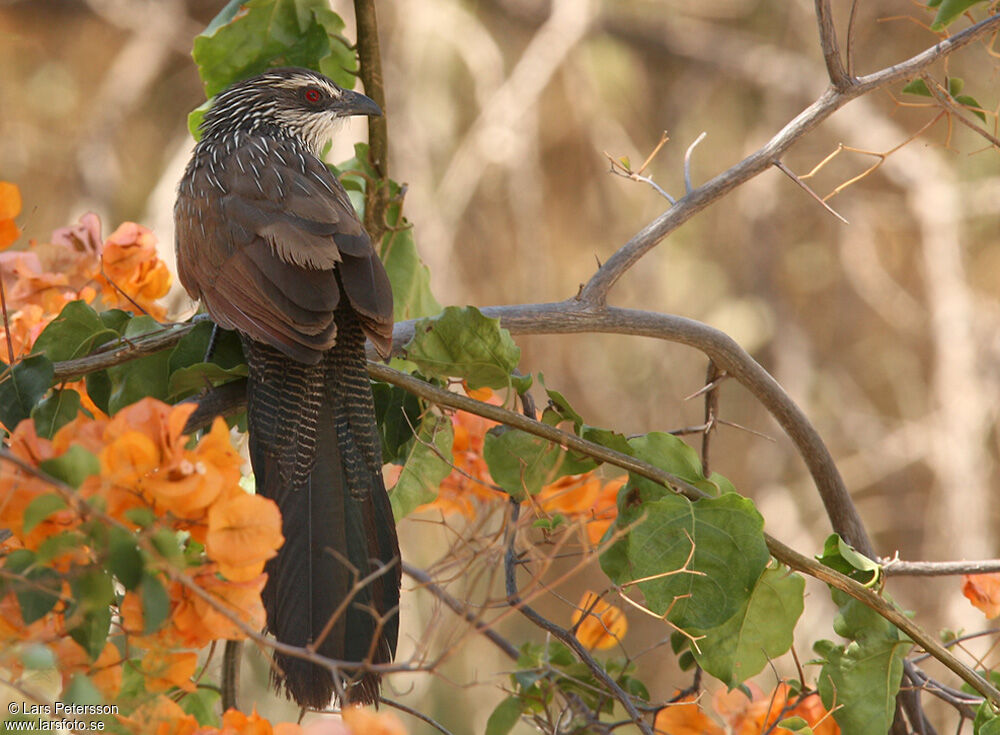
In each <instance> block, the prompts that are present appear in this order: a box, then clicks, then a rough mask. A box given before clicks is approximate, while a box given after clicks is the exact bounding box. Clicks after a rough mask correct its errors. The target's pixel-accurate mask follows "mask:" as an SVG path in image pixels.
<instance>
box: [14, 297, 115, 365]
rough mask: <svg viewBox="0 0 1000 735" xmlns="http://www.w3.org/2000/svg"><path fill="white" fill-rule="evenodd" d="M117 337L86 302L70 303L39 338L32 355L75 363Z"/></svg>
mask: <svg viewBox="0 0 1000 735" xmlns="http://www.w3.org/2000/svg"><path fill="white" fill-rule="evenodd" d="M117 337H118V332H116V331H115V330H114V329H110V328H108V326H107V325H105V323H104V322H103V321H102V320H101V318H100V317H99V316H98V315H97V312H96V311H94V310H93V309H92V308H91V307H90V306H88V305H87V303H86V302H84V301H70V302H69V303H68V304H66V306H64V307H63V309H62V311H61V312H59V316H57V317H56V318H55V319H53V320H52V321H51V322H49V324H48V325H47V326H46V327H45V329H43V330H42V333H41V334H40V335H38V339H37V340H35V344H34V346H33V347H32V348H31V354H33V355H45V356H46V357H47V358H49V360H50V361H52V362H62V361H63V360H73V359H75V358H77V357H84V356H85V355H89V354H90V353H91V351H92V350H93V349H94V348H95V347H99V346H100V345H102V344H104V343H105V342H110V341H111V340H113V339H117Z"/></svg>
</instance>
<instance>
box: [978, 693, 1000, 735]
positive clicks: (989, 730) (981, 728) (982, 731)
mask: <svg viewBox="0 0 1000 735" xmlns="http://www.w3.org/2000/svg"><path fill="white" fill-rule="evenodd" d="M972 735H1000V714H997V713H996V712H994V711H993V707H991V706H990V703H989V702H986V701H983V702H981V703H980V705H979V708H978V709H977V710H976V719H975V720H973V722H972Z"/></svg>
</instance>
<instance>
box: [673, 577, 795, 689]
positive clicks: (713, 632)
mask: <svg viewBox="0 0 1000 735" xmlns="http://www.w3.org/2000/svg"><path fill="white" fill-rule="evenodd" d="M804 589H805V580H803V579H802V577H800V576H799V575H798V574H792V573H790V572H789V571H788V569H786V568H784V567H769V568H767V569H766V570H765V571H764V573H763V574H762V575H761V576H760V578H759V579H758V580H757V583H756V584H755V585H754V587H753V589H752V590H751V591H750V596H749V598H748V599H747V601H746V603H745V604H744V605H743V606H742V607H741V608H740V609H739V611H738V612H737V613H736V614H735V615H733V617H731V618H730V619H729V620H727V621H726V622H725V623H723V624H722V625H719V626H717V627H715V628H710V629H707V630H699V629H689V630H688V631H687V632H689V633H691V634H693V635H704V636H705V637H704V638H702V639H700V640H699V641H698V648H699V650H700V652H695V653H694V656H695V658H696V659H697V660H698V663H699V664H700V665H701V667H702V668H703V669H705V671H707V672H708V673H709V674H711V675H712V676H714V677H716V678H717V679H719V680H720V681H722V682H723V683H724V684H726V686H728V687H730V688H732V687H735V686H737V685H739V684H741V683H742V682H744V681H746V680H747V679H749V678H750V677H751V676H754V675H756V674H758V673H759V672H760V671H762V670H763V669H764V667H765V666H767V664H768V662H769V661H771V660H773V659H776V658H778V657H779V656H781V655H782V654H784V653H785V652H786V651H788V649H789V648H791V645H792V638H793V635H792V634H793V631H794V630H795V623H796V622H797V621H798V619H799V616H800V615H801V614H802V608H803V600H802V593H803V591H804Z"/></svg>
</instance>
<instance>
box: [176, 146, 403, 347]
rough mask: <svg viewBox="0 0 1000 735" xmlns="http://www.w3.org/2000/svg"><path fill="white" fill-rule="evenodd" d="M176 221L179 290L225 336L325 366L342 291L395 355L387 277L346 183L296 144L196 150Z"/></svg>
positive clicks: (380, 342)
mask: <svg viewBox="0 0 1000 735" xmlns="http://www.w3.org/2000/svg"><path fill="white" fill-rule="evenodd" d="M174 218H175V222H176V238H177V269H178V273H179V275H180V279H181V283H183V284H184V287H185V288H186V289H187V292H188V293H189V294H190V295H191V297H192V298H200V299H201V300H202V302H203V303H204V304H205V308H206V309H207V310H208V313H209V314H210V315H211V317H212V318H213V319H214V320H215V321H216V322H217V323H219V324H220V325H221V326H223V327H226V328H229V329H237V330H239V331H240V332H243V333H244V334H246V335H248V336H249V337H251V338H252V339H255V340H258V341H260V342H266V343H268V344H270V345H273V346H274V347H276V348H278V349H279V350H281V351H282V352H284V353H285V354H286V355H288V356H289V357H291V358H293V359H295V360H298V361H300V362H307V363H316V362H318V361H319V359H320V356H321V355H322V353H323V352H325V351H326V350H328V349H329V348H330V347H332V346H333V344H334V342H335V341H336V326H335V325H334V320H333V313H334V310H335V309H336V307H337V304H338V303H339V302H340V297H341V293H342V292H343V293H344V294H345V295H346V296H347V299H348V301H349V302H350V304H351V306H352V307H353V308H354V310H355V311H356V312H357V314H358V316H359V318H360V320H361V322H362V325H363V327H364V330H365V333H366V335H367V336H368V337H369V338H370V339H371V340H372V343H373V344H374V345H375V347H376V349H378V351H379V353H380V354H382V355H383V356H387V355H388V351H389V348H390V347H391V342H392V290H391V287H390V285H389V278H388V276H387V275H386V273H385V268H384V267H383V266H382V262H381V261H380V260H379V258H378V255H377V254H376V253H375V250H374V248H373V247H372V244H371V240H370V239H369V237H368V234H367V233H366V232H365V230H364V228H363V227H362V226H361V222H360V221H359V220H358V217H357V215H356V214H355V212H354V208H353V207H352V206H351V201H350V199H349V198H348V196H347V193H346V192H345V191H344V188H343V187H342V186H341V185H340V182H339V181H337V179H336V177H334V176H333V175H332V174H331V173H330V172H329V170H327V168H326V166H324V165H323V163H322V162H321V161H319V160H318V159H317V158H316V157H315V156H313V155H311V154H310V153H308V152H307V151H305V150H304V149H303V148H302V147H301V146H299V145H298V144H296V143H295V142H294V141H290V140H278V139H265V138H260V137H246V136H244V137H241V138H240V141H239V145H238V146H233V147H232V148H231V149H230V150H228V151H225V152H224V153H222V154H221V155H220V152H219V150H218V149H216V151H215V155H214V156H213V155H212V154H211V151H208V150H203V151H199V152H197V153H196V155H195V157H194V159H192V162H191V164H190V165H189V167H188V170H187V172H186V173H185V175H184V179H183V180H182V182H181V186H180V190H179V192H178V197H177V205H176V207H175V210H174Z"/></svg>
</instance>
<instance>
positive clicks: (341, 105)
mask: <svg viewBox="0 0 1000 735" xmlns="http://www.w3.org/2000/svg"><path fill="white" fill-rule="evenodd" d="M333 106H334V108H336V110H337V111H338V112H339V113H340V114H341V115H342V116H344V117H347V116H348V115H367V116H368V117H380V116H381V115H382V108H381V107H379V106H378V105H376V104H375V100H373V99H372V98H371V97H368V96H367V95H363V94H361V92H354V91H352V90H350V89H345V90H344V93H343V94H342V95H340V97H339V99H337V101H336V102H335V103H334V104H333Z"/></svg>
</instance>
